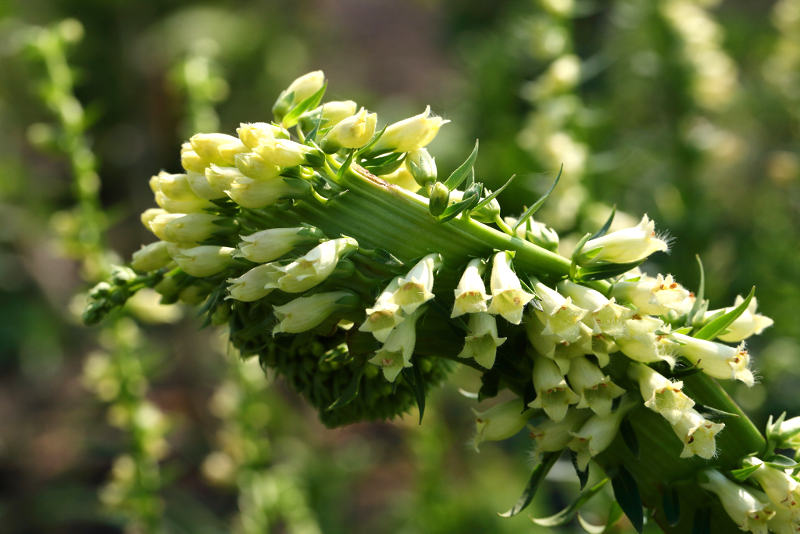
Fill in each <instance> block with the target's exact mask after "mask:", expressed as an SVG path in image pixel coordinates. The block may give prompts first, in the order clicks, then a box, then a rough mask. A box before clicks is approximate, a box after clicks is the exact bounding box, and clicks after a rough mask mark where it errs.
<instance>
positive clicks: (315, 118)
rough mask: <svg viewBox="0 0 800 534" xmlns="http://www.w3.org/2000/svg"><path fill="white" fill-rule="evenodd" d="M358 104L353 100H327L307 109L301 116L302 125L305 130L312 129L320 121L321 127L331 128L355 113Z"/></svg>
mask: <svg viewBox="0 0 800 534" xmlns="http://www.w3.org/2000/svg"><path fill="white" fill-rule="evenodd" d="M356 111H358V104H356V103H355V102H353V101H352V100H341V101H331V102H325V103H324V104H322V105H321V106H319V107H317V108H315V109H312V110H311V111H306V112H305V113H303V115H301V116H300V121H299V122H300V126H301V127H302V128H303V130H306V131H310V130H312V129H313V128H314V127H315V126H316V125H317V122H319V127H320V128H330V127H331V126H334V125H336V124H338V123H339V122H340V121H342V120H344V119H346V118H347V117H350V116H352V115H355V113H356Z"/></svg>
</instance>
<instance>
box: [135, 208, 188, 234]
mask: <svg viewBox="0 0 800 534" xmlns="http://www.w3.org/2000/svg"><path fill="white" fill-rule="evenodd" d="M162 211H163V210H162ZM184 215H185V214H184V213H169V212H167V211H163V213H157V214H154V212H152V211H151V212H149V213H148V214H147V217H146V218H143V220H146V222H147V224H146V226H147V229H148V230H150V231H151V232H153V235H155V236H156V237H157V238H159V239H161V240H162V241H172V240H171V239H167V234H166V232H165V229H166V227H167V224H169V223H170V222H171V221H174V220H175V219H179V218H181V217H183V216H184Z"/></svg>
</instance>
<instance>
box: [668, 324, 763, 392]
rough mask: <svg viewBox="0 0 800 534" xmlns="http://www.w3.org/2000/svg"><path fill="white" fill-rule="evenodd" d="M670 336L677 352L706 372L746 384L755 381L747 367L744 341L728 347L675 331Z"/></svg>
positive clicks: (748, 357)
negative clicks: (736, 345)
mask: <svg viewBox="0 0 800 534" xmlns="http://www.w3.org/2000/svg"><path fill="white" fill-rule="evenodd" d="M671 338H672V339H673V340H674V341H676V342H677V343H678V346H677V351H678V354H680V355H681V356H684V357H686V359H688V360H689V361H690V362H692V363H694V364H696V365H697V366H698V367H700V368H701V369H702V370H703V372H705V373H706V374H708V375H710V376H713V377H715V378H722V379H726V380H741V381H742V382H744V383H745V384H746V385H748V386H752V385H753V383H754V382H755V379H754V378H753V373H752V371H750V369H749V365H750V355H749V354H748V352H747V350H746V349H745V348H744V343H742V344H741V345H739V346H738V347H729V346H728V345H723V344H722V343H715V342H714V341H707V340H705V339H697V338H694V337H690V336H686V335H683V334H676V333H673V334H671Z"/></svg>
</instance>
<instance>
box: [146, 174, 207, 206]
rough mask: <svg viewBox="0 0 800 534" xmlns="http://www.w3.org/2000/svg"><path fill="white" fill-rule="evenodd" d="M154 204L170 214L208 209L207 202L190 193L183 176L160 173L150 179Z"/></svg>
mask: <svg viewBox="0 0 800 534" xmlns="http://www.w3.org/2000/svg"><path fill="white" fill-rule="evenodd" d="M150 189H152V190H153V193H154V194H155V200H156V204H158V206H159V207H160V208H163V209H165V210H167V211H169V212H172V213H194V212H197V211H202V210H204V209H206V208H210V207H211V206H212V205H213V204H211V203H210V202H209V201H208V200H206V199H204V198H200V197H198V196H197V194H196V193H195V192H194V191H192V188H191V187H190V186H189V182H188V180H187V179H186V175H185V174H169V173H166V172H163V171H162V172H160V173H158V174H157V175H155V176H153V177H152V178H151V179H150Z"/></svg>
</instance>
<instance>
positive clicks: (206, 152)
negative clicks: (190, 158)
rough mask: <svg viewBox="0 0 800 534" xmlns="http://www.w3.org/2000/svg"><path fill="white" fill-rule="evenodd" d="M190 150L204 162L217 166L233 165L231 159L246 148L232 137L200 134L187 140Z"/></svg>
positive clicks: (218, 134)
mask: <svg viewBox="0 0 800 534" xmlns="http://www.w3.org/2000/svg"><path fill="white" fill-rule="evenodd" d="M189 144H190V145H191V146H192V150H194V152H195V153H196V154H197V155H198V156H199V157H200V159H202V160H203V161H205V162H206V164H211V163H215V164H217V165H233V158H234V156H235V155H236V154H238V153H240V152H246V151H247V147H246V146H245V145H244V144H243V143H242V142H241V141H240V140H239V139H238V138H237V137H234V136H232V135H227V134H221V133H200V134H195V135H193V136H192V137H191V138H190V139H189Z"/></svg>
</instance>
